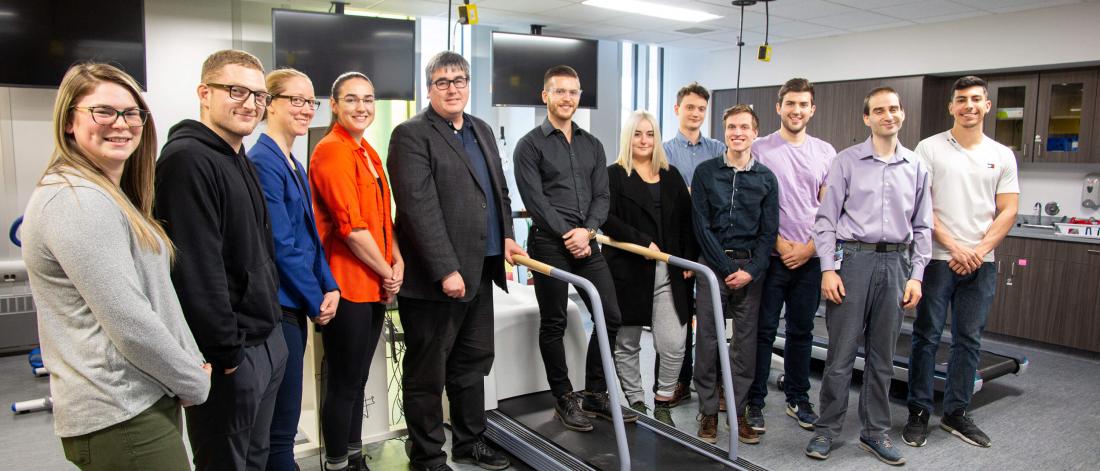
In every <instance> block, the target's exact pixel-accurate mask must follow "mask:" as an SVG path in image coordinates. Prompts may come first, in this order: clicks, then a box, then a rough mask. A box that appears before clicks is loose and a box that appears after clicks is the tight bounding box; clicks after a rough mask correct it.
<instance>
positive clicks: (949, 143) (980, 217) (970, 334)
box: [902, 76, 1020, 447]
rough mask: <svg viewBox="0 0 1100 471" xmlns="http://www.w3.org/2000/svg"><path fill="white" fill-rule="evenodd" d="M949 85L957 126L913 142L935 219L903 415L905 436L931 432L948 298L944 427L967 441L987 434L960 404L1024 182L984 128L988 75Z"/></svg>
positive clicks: (981, 441) (964, 402)
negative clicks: (999, 250) (997, 255)
mask: <svg viewBox="0 0 1100 471" xmlns="http://www.w3.org/2000/svg"><path fill="white" fill-rule="evenodd" d="M952 90H953V92H952V98H951V103H950V104H949V106H948V110H949V111H950V113H951V116H953V117H954V119H955V124H954V126H953V127H952V128H951V129H950V130H948V131H944V132H942V133H939V134H936V135H934V136H932V137H929V138H927V139H925V140H923V141H921V142H920V144H918V145H917V148H916V152H917V154H918V155H920V157H921V159H923V160H924V162H925V164H926V167H927V168H928V171H929V174H930V179H931V189H932V207H933V212H934V214H935V227H934V229H933V240H934V243H933V246H932V261H931V262H930V263H929V264H928V267H927V268H926V269H925V272H924V298H923V299H922V300H921V302H920V305H919V306H918V307H917V320H916V322H914V323H913V346H912V353H911V354H910V357H909V399H908V402H909V420H908V423H907V424H906V425H905V430H904V431H903V433H902V437H903V438H904V439H905V443H907V444H909V445H911V446H918V447H919V446H923V445H924V444H925V442H926V441H927V438H928V416H929V415H930V414H931V411H932V408H933V406H934V404H933V391H932V382H933V375H934V373H935V367H936V349H938V348H939V343H940V335H941V334H942V333H943V326H944V322H945V321H946V319H947V313H948V310H949V308H950V312H951V314H952V316H951V326H952V336H951V356H950V357H949V359H948V361H947V384H946V386H945V387H944V394H943V419H942V420H941V422H940V427H941V428H943V429H944V430H945V431H947V432H949V433H951V434H953V435H955V436H957V437H959V438H960V439H962V440H963V441H965V442H966V443H969V444H971V445H975V446H980V447H989V446H990V440H989V437H988V436H986V434H985V433H983V432H982V431H981V429H979V428H978V427H977V426H976V425H974V422H973V421H972V420H971V419H970V417H968V416H967V415H966V409H967V406H969V405H970V398H971V396H972V395H973V388H974V374H975V371H976V370H977V366H978V355H979V352H980V349H981V341H982V331H983V330H984V329H985V321H986V318H987V316H988V314H989V307H990V305H991V304H992V303H993V295H994V292H995V291H996V280H997V270H996V268H995V267H994V264H993V249H995V248H996V247H997V246H998V245H1000V243H1001V241H1002V240H1004V237H1005V235H1007V234H1008V231H1009V229H1011V227H1012V224H1013V223H1014V222H1015V220H1016V209H1017V207H1018V204H1019V196H1020V195H1019V194H1020V185H1019V182H1018V181H1017V178H1016V158H1015V156H1014V155H1013V154H1012V151H1011V150H1009V149H1008V148H1007V147H1005V146H1004V145H1002V144H1000V143H998V142H997V141H994V140H993V139H991V138H989V137H986V136H985V135H984V134H982V121H983V120H984V119H985V115H986V113H988V112H989V110H990V108H991V106H992V104H991V103H990V101H989V93H988V89H987V87H986V83H985V81H984V80H982V79H980V78H978V77H974V76H966V77H962V78H960V79H958V80H957V81H955V84H954V86H953V87H952Z"/></svg>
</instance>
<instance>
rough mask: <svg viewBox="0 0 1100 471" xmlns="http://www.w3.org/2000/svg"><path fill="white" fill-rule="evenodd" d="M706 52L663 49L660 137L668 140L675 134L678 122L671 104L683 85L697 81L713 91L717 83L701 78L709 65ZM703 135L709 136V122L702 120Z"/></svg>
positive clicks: (674, 101) (673, 103) (674, 102)
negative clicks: (662, 104)
mask: <svg viewBox="0 0 1100 471" xmlns="http://www.w3.org/2000/svg"><path fill="white" fill-rule="evenodd" d="M708 59H709V57H708V54H707V53H706V52H702V51H694V50H687V49H670V48H666V49H665V67H664V72H665V81H664V97H665V99H664V102H665V103H664V107H663V108H662V110H661V139H663V140H666V141H667V140H669V139H672V138H673V137H675V136H676V132H677V131H678V129H679V126H680V122H679V121H678V120H677V119H676V112H675V111H673V109H672V108H673V105H675V104H676V92H678V91H680V88H683V86H684V85H687V84H689V83H691V82H695V81H698V82H699V84H700V85H702V86H704V87H706V88H707V90H711V91H713V90H714V89H715V88H724V87H717V86H716V85H717V84H714V83H710V82H708V81H706V80H704V79H703V75H704V74H703V72H702V71H703V70H705V69H706V68H708V67H710V63H709V62H708ZM702 132H703V135H704V136H710V122H709V121H707V122H704V123H703V127H702Z"/></svg>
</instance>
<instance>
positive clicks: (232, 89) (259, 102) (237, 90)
mask: <svg viewBox="0 0 1100 471" xmlns="http://www.w3.org/2000/svg"><path fill="white" fill-rule="evenodd" d="M206 86H208V87H214V88H220V89H222V90H225V91H227V92H229V98H231V99H232V100H233V101H239V102H242V103H243V102H244V101H245V100H247V99H248V97H249V96H254V97H255V98H256V106H258V107H260V108H266V107H267V105H270V104H271V94H270V93H267V92H260V91H256V90H249V89H248V88H245V87H242V86H240V85H226V84H224V83H208V84H206Z"/></svg>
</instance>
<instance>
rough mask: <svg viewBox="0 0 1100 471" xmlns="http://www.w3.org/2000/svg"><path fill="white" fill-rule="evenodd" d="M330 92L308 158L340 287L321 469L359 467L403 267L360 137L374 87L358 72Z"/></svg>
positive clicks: (386, 197)
mask: <svg viewBox="0 0 1100 471" xmlns="http://www.w3.org/2000/svg"><path fill="white" fill-rule="evenodd" d="M330 97H331V100H332V102H331V107H332V124H331V125H330V126H329V132H328V134H327V135H326V136H325V137H324V138H323V139H321V142H319V143H318V144H317V147H316V148H315V149H314V150H313V156H312V157H311V159H310V163H309V182H310V186H312V187H313V206H314V211H315V213H316V217H317V232H318V234H319V235H320V237H321V245H322V246H323V247H324V249H325V254H326V256H327V257H328V263H329V266H330V267H331V268H332V274H333V276H335V277H336V282H337V284H339V285H340V288H341V292H340V304H339V306H338V307H337V312H336V317H334V318H333V320H332V321H331V322H330V323H329V324H328V325H326V326H325V327H324V336H323V342H324V345H325V361H326V362H327V368H328V375H327V383H326V391H325V399H324V404H323V406H322V409H321V433H322V434H323V435H324V438H325V447H326V449H325V455H326V456H325V461H326V463H325V469H329V470H333V469H338V470H342V469H349V468H350V469H366V465H365V464H364V463H363V455H362V448H363V444H362V438H361V436H360V430H361V429H362V425H363V412H362V411H363V390H364V387H365V386H366V383H367V374H368V373H369V372H370V363H371V357H372V356H373V355H374V349H375V347H377V346H378V338H379V336H380V335H381V333H382V322H383V318H384V315H385V312H386V304H387V303H389V302H391V301H392V300H393V298H394V296H395V295H396V294H397V291H398V290H399V289H401V281H402V279H403V277H404V274H403V272H404V267H405V264H404V262H403V261H402V259H401V252H400V251H399V250H398V248H397V243H396V242H395V241H394V240H393V222H392V221H393V218H392V215H391V214H390V188H389V184H388V183H387V182H386V174H385V173H384V172H383V170H382V169H383V166H382V159H380V158H379V157H378V153H377V152H375V150H374V148H373V147H371V146H370V144H368V143H367V141H366V140H365V139H363V132H364V131H366V129H367V127H369V126H370V125H371V122H373V121H374V85H373V84H372V83H371V81H370V79H369V78H367V76H366V75H363V74H361V73H358V72H347V73H345V74H343V75H341V76H339V77H337V78H336V82H335V83H333V84H332V94H331V95H330Z"/></svg>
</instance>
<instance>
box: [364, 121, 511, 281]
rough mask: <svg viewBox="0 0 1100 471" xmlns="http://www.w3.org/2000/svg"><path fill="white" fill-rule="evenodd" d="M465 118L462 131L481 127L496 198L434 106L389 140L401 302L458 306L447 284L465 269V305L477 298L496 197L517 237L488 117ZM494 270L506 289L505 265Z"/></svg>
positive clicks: (505, 231)
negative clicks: (402, 266) (450, 276)
mask: <svg viewBox="0 0 1100 471" xmlns="http://www.w3.org/2000/svg"><path fill="white" fill-rule="evenodd" d="M465 117H466V120H467V121H466V122H465V123H464V124H463V125H464V126H471V125H472V126H473V127H474V128H473V129H474V133H475V135H476V136H477V140H478V144H479V145H480V146H481V152H483V153H484V154H485V158H486V160H487V161H488V162H487V163H488V165H489V175H490V177H491V180H492V187H493V194H492V195H486V194H484V193H483V192H482V190H481V186H480V185H478V182H477V177H476V176H475V175H474V170H473V168H472V167H471V166H470V161H469V159H468V158H467V157H466V155H465V153H464V151H463V150H462V143H461V142H459V140H458V138H457V137H455V136H454V132H453V131H452V130H451V128H450V126H448V124H447V121H446V120H444V119H443V117H441V116H439V114H438V113H436V112H435V110H433V109H432V107H431V106H428V107H427V108H425V109H424V110H423V111H421V112H420V113H417V114H416V115H415V116H413V117H412V118H409V120H408V121H405V122H404V123H401V124H399V125H398V126H397V127H396V128H394V130H393V134H392V135H391V136H390V149H389V156H388V157H387V163H386V166H387V168H388V169H389V172H390V186H391V187H392V188H391V189H392V191H393V197H394V200H395V201H396V203H397V217H396V218H395V222H394V233H395V234H396V236H395V237H396V238H397V243H398V245H399V247H400V249H401V255H402V256H403V257H404V259H405V282H404V283H403V284H402V286H401V295H402V296H407V297H410V298H416V299H426V300H434V301H451V300H453V299H452V298H450V297H447V295H445V294H443V288H442V283H441V280H442V279H443V277H444V276H446V275H447V274H449V273H451V272H454V271H458V272H459V273H460V274H461V275H462V281H463V282H464V283H465V284H466V296H465V297H464V298H463V299H462V301H470V300H471V299H473V297H474V296H475V295H476V294H477V291H478V288H479V285H480V284H481V278H482V269H483V267H484V266H485V237H486V230H485V228H486V220H485V218H486V217H488V216H487V212H488V211H487V209H486V201H487V200H486V198H495V199H496V202H497V207H498V208H500V213H501V214H502V215H503V217H502V219H503V220H502V221H500V224H501V231H500V233H501V234H502V235H503V237H505V238H509V239H510V238H513V235H512V219H511V217H510V214H511V211H512V209H511V208H512V203H511V200H510V199H509V198H508V187H507V184H506V183H505V180H504V170H503V168H502V167H501V163H500V155H499V153H498V152H497V147H496V138H495V137H494V136H493V130H492V129H490V128H489V125H488V124H486V123H485V121H482V120H481V119H478V118H475V117H473V116H470V115H465ZM502 244H503V241H502ZM493 271H494V273H492V279H493V281H495V282H496V283H497V285H499V286H500V287H501V288H502V289H505V290H507V286H506V284H505V274H504V263H503V262H501V263H500V265H499V266H497V267H495V268H493Z"/></svg>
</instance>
